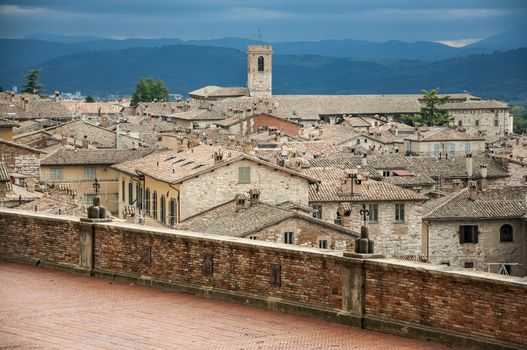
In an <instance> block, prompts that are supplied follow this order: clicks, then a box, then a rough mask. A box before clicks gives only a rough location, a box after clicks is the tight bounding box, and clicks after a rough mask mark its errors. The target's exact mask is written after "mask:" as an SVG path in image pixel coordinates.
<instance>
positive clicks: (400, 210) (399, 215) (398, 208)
mask: <svg viewBox="0 0 527 350" xmlns="http://www.w3.org/2000/svg"><path fill="white" fill-rule="evenodd" d="M395 221H399V222H404V204H396V205H395Z"/></svg>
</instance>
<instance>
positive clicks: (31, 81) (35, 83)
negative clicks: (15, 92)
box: [22, 69, 42, 95]
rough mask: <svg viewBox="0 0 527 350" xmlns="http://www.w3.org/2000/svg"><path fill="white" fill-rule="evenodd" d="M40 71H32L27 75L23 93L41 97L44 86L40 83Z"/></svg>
mask: <svg viewBox="0 0 527 350" xmlns="http://www.w3.org/2000/svg"><path fill="white" fill-rule="evenodd" d="M39 75H40V69H33V70H30V71H29V72H28V73H27V75H26V85H24V89H23V90H22V92H25V93H28V94H35V95H40V93H41V92H42V84H40V82H39Z"/></svg>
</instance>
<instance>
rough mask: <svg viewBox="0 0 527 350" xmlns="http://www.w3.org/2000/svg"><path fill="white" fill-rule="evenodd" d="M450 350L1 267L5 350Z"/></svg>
mask: <svg viewBox="0 0 527 350" xmlns="http://www.w3.org/2000/svg"><path fill="white" fill-rule="evenodd" d="M102 348H104V349H119V348H121V349H446V348H445V347H443V346H439V345H435V344H430V343H424V342H419V341H415V340H410V339H405V338H399V337H395V336H391V335H386V334H383V333H377V332H373V331H368V330H362V329H356V328H351V327H346V326H340V325H336V324H332V323H328V322H325V321H319V320H313V319H308V318H303V317H298V316H292V315H287V314H283V313H279V312H274V311H269V310H263V309H257V308H253V307H249V306H243V305H237V304H230V303H226V302H221V301H213V300H208V299H204V298H201V297H196V296H191V295H186V294H178V293H174V292H167V291H163V290H158V289H154V288H148V287H143V286H137V285H133V284H126V283H120V282H116V281H111V280H107V279H99V278H93V277H86V276H82V275H76V274H72V273H67V272H61V271H56V270H50V269H44V268H39V267H33V266H27V265H18V264H13V263H5V262H2V263H0V349H102Z"/></svg>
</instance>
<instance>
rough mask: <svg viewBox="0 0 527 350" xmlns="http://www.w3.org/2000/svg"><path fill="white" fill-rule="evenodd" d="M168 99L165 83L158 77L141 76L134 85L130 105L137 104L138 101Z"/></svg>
mask: <svg viewBox="0 0 527 350" xmlns="http://www.w3.org/2000/svg"><path fill="white" fill-rule="evenodd" d="M152 101H159V102H161V101H165V102H166V101H168V89H167V87H166V85H165V83H164V82H163V81H162V80H161V79H159V80H155V79H152V78H141V79H139V81H138V82H137V85H136V86H135V92H134V94H133V96H132V102H131V105H132V106H134V107H135V106H137V104H138V103H139V102H152Z"/></svg>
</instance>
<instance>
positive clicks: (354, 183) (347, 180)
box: [339, 169, 362, 196]
mask: <svg viewBox="0 0 527 350" xmlns="http://www.w3.org/2000/svg"><path fill="white" fill-rule="evenodd" d="M358 173H359V172H358V170H357V169H351V170H349V171H346V175H345V176H344V177H343V178H342V179H341V181H340V192H339V195H341V196H353V195H354V194H360V192H361V191H360V189H359V186H361V185H362V182H361V181H360V180H359V178H358V176H359V175H358Z"/></svg>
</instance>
